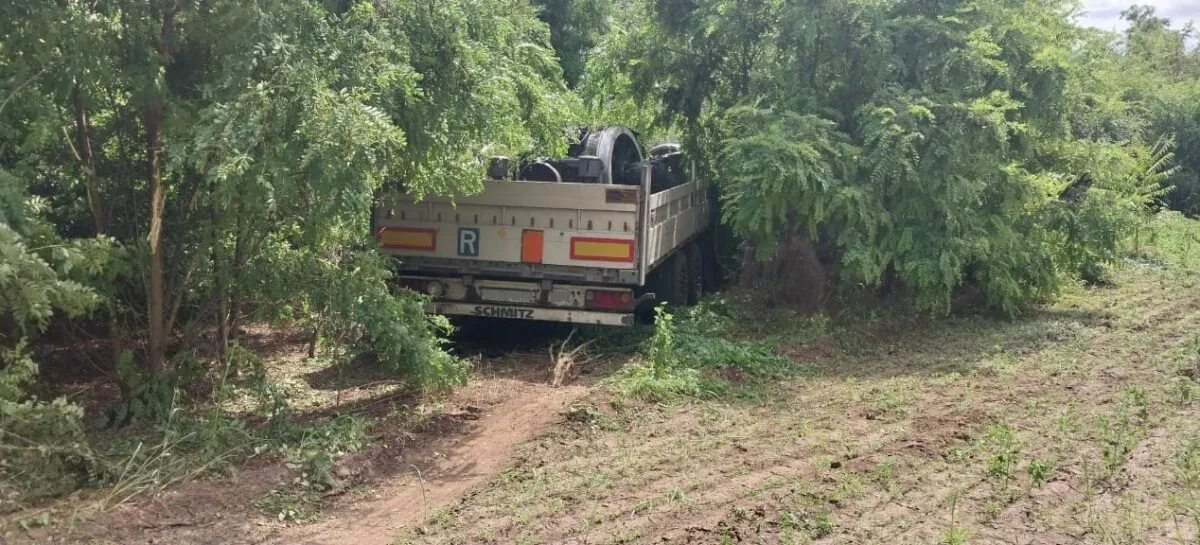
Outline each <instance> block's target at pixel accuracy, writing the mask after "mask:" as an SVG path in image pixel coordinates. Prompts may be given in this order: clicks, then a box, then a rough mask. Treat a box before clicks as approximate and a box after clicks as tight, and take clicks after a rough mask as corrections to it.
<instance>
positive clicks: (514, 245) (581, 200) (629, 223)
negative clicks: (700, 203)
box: [375, 180, 641, 281]
mask: <svg viewBox="0 0 1200 545" xmlns="http://www.w3.org/2000/svg"><path fill="white" fill-rule="evenodd" d="M640 191H641V188H639V187H636V186H621V185H603V184H588V183H563V182H531V181H496V180H489V181H486V182H484V189H483V191H482V192H480V193H478V194H475V195H470V196H465V197H457V198H454V199H450V198H445V197H430V198H426V199H425V200H423V201H421V202H414V201H413V200H412V199H411V198H409V197H407V196H405V195H400V196H398V197H397V198H396V200H395V201H393V202H391V203H390V204H389V203H385V204H383V205H382V206H380V207H378V208H377V209H376V210H375V236H376V239H377V240H378V242H379V245H380V248H381V250H382V251H383V252H385V253H387V254H390V255H394V256H397V257H400V258H401V259H400V261H401V263H402V268H405V269H409V270H429V269H431V268H438V269H451V268H455V269H461V270H464V271H469V270H470V269H472V268H478V267H485V268H486V265H491V266H492V267H496V266H499V267H503V266H505V265H511V266H513V267H512V268H511V269H509V270H507V271H506V273H507V272H515V271H521V270H524V271H528V272H529V274H521V275H520V276H531V275H533V274H542V273H544V272H545V271H544V270H543V269H560V270H561V269H564V268H590V269H597V268H599V269H604V270H609V271H612V272H614V273H623V274H619V276H621V277H624V279H625V280H626V281H636V274H635V273H636V271H637V267H638V257H639V252H638V240H637V233H638V222H639V218H640V214H639V206H638V203H639V202H640V201H641V199H640ZM631 273H632V274H631ZM611 279H612V280H615V279H616V278H615V277H613V278H611Z"/></svg>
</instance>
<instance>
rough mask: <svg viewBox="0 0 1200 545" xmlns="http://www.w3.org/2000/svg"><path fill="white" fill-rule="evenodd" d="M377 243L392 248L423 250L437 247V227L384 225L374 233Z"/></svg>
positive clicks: (431, 249)
mask: <svg viewBox="0 0 1200 545" xmlns="http://www.w3.org/2000/svg"><path fill="white" fill-rule="evenodd" d="M375 238H376V239H377V240H379V245H380V246H382V247H384V248H388V249H392V250H423V251H430V252H431V251H433V250H436V249H437V229H421V228H415V227H384V228H382V229H380V230H379V232H378V233H376V235H375Z"/></svg>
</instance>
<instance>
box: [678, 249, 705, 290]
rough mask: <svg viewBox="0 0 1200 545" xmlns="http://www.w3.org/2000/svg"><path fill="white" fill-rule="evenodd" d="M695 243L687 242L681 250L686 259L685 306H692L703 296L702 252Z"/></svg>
mask: <svg viewBox="0 0 1200 545" xmlns="http://www.w3.org/2000/svg"><path fill="white" fill-rule="evenodd" d="M701 248H702V246H701V245H700V244H698V243H697V241H692V242H689V243H688V245H687V246H686V247H684V249H683V255H684V256H685V257H686V259H687V269H688V278H687V288H686V291H687V304H689V305H694V304H696V303H699V302H700V298H701V297H703V296H704V282H705V280H704V276H705V275H704V250H702V249H701Z"/></svg>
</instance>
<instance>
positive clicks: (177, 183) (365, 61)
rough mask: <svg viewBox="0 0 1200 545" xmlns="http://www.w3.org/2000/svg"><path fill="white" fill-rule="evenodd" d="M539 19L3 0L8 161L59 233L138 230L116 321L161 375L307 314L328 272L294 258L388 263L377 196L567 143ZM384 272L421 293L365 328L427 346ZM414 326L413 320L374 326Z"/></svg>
mask: <svg viewBox="0 0 1200 545" xmlns="http://www.w3.org/2000/svg"><path fill="white" fill-rule="evenodd" d="M537 16H538V12H537V10H536V9H535V8H534V7H533V6H532V5H530V4H529V2H527V1H526V0H483V1H478V0H453V1H447V2H424V1H417V0H385V1H379V2H366V1H356V0H346V1H336V2H323V3H322V2H291V1H283V0H261V1H254V2H234V1H226V0H221V1H216V2H200V1H195V0H154V1H151V2H130V1H124V0H112V1H102V2H75V1H70V2H64V3H45V2H10V3H5V4H4V5H2V6H0V73H3V74H4V79H3V80H2V81H0V169H3V170H4V171H5V172H6V173H8V176H10V177H11V178H12V179H13V180H20V182H18V183H16V184H15V185H17V186H21V189H22V191H23V192H27V193H29V194H32V195H35V196H41V197H44V198H45V199H47V200H48V201H49V203H50V205H51V212H50V214H49V216H48V219H49V220H50V222H51V224H52V225H53V226H54V228H55V229H56V230H57V231H59V232H60V233H61V234H63V235H66V236H88V235H94V234H105V235H109V236H112V237H114V238H116V239H117V240H118V241H120V242H121V243H122V244H124V245H126V246H127V247H128V248H129V249H130V251H131V255H132V257H133V259H132V263H133V265H134V270H133V271H132V274H130V275H128V276H127V277H126V278H124V279H121V280H118V281H114V285H113V286H111V287H110V288H109V289H108V290H107V291H110V292H111V293H112V294H113V295H114V296H115V298H114V301H115V303H114V304H113V305H112V306H111V309H110V313H111V314H112V315H114V316H116V317H117V318H119V319H117V320H114V322H115V323H118V324H119V325H124V326H125V327H114V328H113V330H112V331H113V334H114V335H113V336H114V337H116V336H118V335H129V336H140V332H142V331H144V332H145V336H144V339H145V341H146V342H145V346H146V349H145V352H144V354H142V356H143V357H141V358H140V360H141V361H143V362H144V363H145V368H146V369H148V370H150V371H152V372H160V371H163V370H166V369H169V368H170V366H171V361H172V359H171V355H172V354H177V353H181V352H183V351H187V350H189V349H191V348H192V347H194V346H195V345H196V343H198V342H200V341H199V339H200V336H199V332H200V331H201V330H203V329H204V328H206V327H209V326H216V328H217V329H218V331H219V334H218V335H217V341H216V347H215V348H216V350H217V352H218V353H221V352H222V351H223V350H224V349H225V347H226V346H227V344H228V342H230V340H231V338H232V337H235V336H236V332H237V331H238V324H239V323H240V322H241V320H244V319H245V318H247V317H251V316H261V317H285V316H291V317H293V318H296V317H297V314H300V315H304V314H306V313H307V312H309V311H308V310H306V309H308V308H310V307H307V306H305V303H306V301H308V300H309V299H311V298H312V297H316V295H314V292H315V290H317V289H318V288H316V287H314V286H315V285H316V282H315V280H316V277H317V276H319V275H320V274H321V273H319V272H318V271H321V270H323V269H322V268H320V267H317V268H308V269H306V268H302V267H296V266H293V264H294V263H296V262H301V263H309V262H311V261H312V260H320V261H321V262H322V263H326V264H329V265H330V266H333V267H337V268H340V269H342V270H345V271H352V270H357V268H358V267H364V266H368V265H367V264H369V266H370V267H374V268H377V269H378V268H381V267H386V263H383V262H382V261H380V260H364V259H360V256H361V255H363V254H364V253H366V252H369V251H370V249H371V245H370V242H369V240H368V239H367V237H368V233H367V225H368V220H369V213H370V208H371V203H372V198H373V196H375V195H377V194H379V193H381V192H385V191H392V190H395V189H397V188H399V187H403V188H404V189H405V190H407V191H410V192H413V193H416V194H422V193H450V192H457V191H470V190H473V189H476V188H478V187H479V183H480V182H479V180H481V179H482V168H483V167H482V164H483V162H482V161H481V158H482V157H485V156H487V155H492V154H516V153H518V152H528V151H534V152H541V153H552V152H556V151H559V150H561V149H562V148H563V146H564V145H565V141H564V135H565V133H564V131H563V129H562V127H564V126H565V125H566V121H567V119H568V118H569V117H570V116H571V115H572V113H573V111H574V110H575V108H576V105H577V101H575V100H574V99H573V95H571V94H570V93H569V92H568V90H567V88H566V86H565V85H564V83H563V81H562V72H561V68H560V67H559V65H558V64H557V63H556V62H555V58H554V55H553V51H552V49H551V47H550V32H549V30H548V29H547V27H546V26H545V25H544V24H542V23H540V22H539V21H538V19H537ZM4 201H5V202H4V203H3V206H0V209H7V208H11V207H13V206H20V201H19V196H17V195H16V194H15V193H14V194H12V195H10V194H4ZM380 270H382V269H380ZM281 271H291V272H292V273H293V274H290V275H284V274H282V272H281ZM365 278H370V279H371V282H373V284H371V285H370V286H369V287H363V289H364V290H366V291H365V292H364V295H365V294H366V293H369V294H371V296H373V297H383V298H386V299H388V300H395V301H397V304H398V305H400V306H399V307H396V308H405V309H408V310H406V311H405V312H404V313H403V315H402V316H397V317H396V318H397V319H399V320H400V322H399V324H387V325H383V324H372V323H362V324H359V327H358V328H356V331H358V332H359V333H358V334H356V335H354V336H351V337H349V342H355V343H369V342H374V343H380V342H383V339H385V338H386V339H391V340H392V341H394V342H396V343H400V346H393V347H391V348H388V349H386V350H382V351H381V352H382V353H383V354H384V355H387V356H389V358H385V360H387V359H398V357H397V356H396V354H400V353H405V354H428V353H427V346H428V342H429V336H430V335H431V332H432V330H431V329H430V328H429V326H428V324H427V319H426V317H425V316H424V315H423V313H422V312H421V311H420V306H419V305H415V304H408V303H406V304H401V303H399V301H402V300H408V298H410V297H411V296H409V295H405V294H403V293H400V292H393V291H391V290H389V289H388V288H387V287H386V286H387V283H386V277H385V276H384V275H382V274H377V273H376V272H371V273H370V274H367V275H366V276H365ZM272 282H285V283H286V285H285V286H280V285H275V284H271V283H272ZM143 286H144V287H143ZM281 293H282V294H286V296H277V294H281ZM382 304H383V303H381V305H382ZM301 318H303V319H310V318H309V317H303V316H302V317H301ZM314 320H315V318H314ZM395 327H402V328H407V329H408V330H409V331H410V332H411V334H410V335H383V334H381V333H380V332H379V331H377V330H373V328H395ZM404 343H411V344H404ZM399 359H402V358H399ZM384 363H385V364H386V363H392V362H389V361H385V362H384ZM410 363H411V362H410ZM397 365H398V366H399V364H397ZM406 365H407V364H406ZM407 367H411V365H407ZM412 376H414V377H425V378H428V377H430V376H431V375H430V374H425V373H416V374H414V375H412ZM435 382H436V381H435Z"/></svg>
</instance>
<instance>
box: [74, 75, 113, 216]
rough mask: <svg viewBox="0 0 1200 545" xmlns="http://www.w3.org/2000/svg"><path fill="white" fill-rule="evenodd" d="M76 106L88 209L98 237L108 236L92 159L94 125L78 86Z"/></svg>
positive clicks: (77, 146)
mask: <svg viewBox="0 0 1200 545" xmlns="http://www.w3.org/2000/svg"><path fill="white" fill-rule="evenodd" d="M72 101H73V102H74V106H75V158H76V159H77V160H78V161H79V167H80V168H81V169H83V184H84V186H85V187H86V188H87V202H88V209H89V210H91V212H92V227H93V228H94V229H95V230H96V234H97V235H103V234H106V233H107V231H108V220H107V218H106V217H105V213H104V202H103V201H102V200H101V197H100V180H99V176H97V175H96V162H95V160H94V159H93V158H92V123H91V120H90V119H89V117H88V112H87V108H86V107H85V106H84V103H83V92H82V91H80V89H79V86H78V85H76V86H75V89H74V92H73V93H72Z"/></svg>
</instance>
